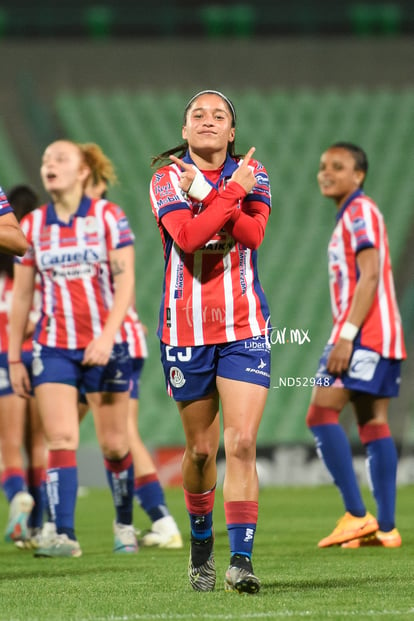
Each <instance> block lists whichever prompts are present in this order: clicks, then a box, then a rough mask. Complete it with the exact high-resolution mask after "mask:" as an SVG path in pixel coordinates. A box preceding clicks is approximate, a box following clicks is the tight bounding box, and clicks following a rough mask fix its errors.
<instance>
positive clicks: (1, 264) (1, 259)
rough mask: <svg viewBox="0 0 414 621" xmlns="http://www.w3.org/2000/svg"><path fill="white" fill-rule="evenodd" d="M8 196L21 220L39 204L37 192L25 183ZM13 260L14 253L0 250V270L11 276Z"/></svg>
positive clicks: (17, 216)
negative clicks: (5, 252)
mask: <svg viewBox="0 0 414 621" xmlns="http://www.w3.org/2000/svg"><path fill="white" fill-rule="evenodd" d="M6 196H7V199H8V201H9V203H10V206H11V207H12V208H13V211H14V213H15V216H16V218H17V220H18V221H19V222H20V220H21V219H22V218H23V216H25V215H26V214H28V213H30V212H31V211H33V209H35V208H36V207H37V206H38V204H39V199H38V196H37V194H36V192H35V191H34V190H32V188H31V187H30V186H28V185H24V184H20V185H15V186H13V187H12V188H10V190H8V191H7V192H6ZM13 262H14V257H13V255H11V254H4V253H2V252H0V272H6V273H7V275H8V276H9V277H10V278H13Z"/></svg>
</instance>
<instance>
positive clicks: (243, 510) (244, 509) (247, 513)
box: [224, 500, 259, 524]
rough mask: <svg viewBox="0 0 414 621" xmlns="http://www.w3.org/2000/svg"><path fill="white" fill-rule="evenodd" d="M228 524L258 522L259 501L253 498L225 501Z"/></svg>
mask: <svg viewBox="0 0 414 621" xmlns="http://www.w3.org/2000/svg"><path fill="white" fill-rule="evenodd" d="M224 513H225V516H226V524H257V516H258V513H259V503H257V502H255V501H253V500H233V501H231V502H225V503H224Z"/></svg>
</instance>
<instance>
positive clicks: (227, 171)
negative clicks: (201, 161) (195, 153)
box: [182, 151, 237, 190]
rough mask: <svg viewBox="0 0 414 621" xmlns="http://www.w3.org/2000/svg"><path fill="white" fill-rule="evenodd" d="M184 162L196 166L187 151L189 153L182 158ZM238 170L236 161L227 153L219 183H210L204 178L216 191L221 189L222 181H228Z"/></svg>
mask: <svg viewBox="0 0 414 621" xmlns="http://www.w3.org/2000/svg"><path fill="white" fill-rule="evenodd" d="M182 159H183V162H186V163H187V164H193V165H194V166H195V164H194V162H193V160H192V159H191V157H190V154H189V152H188V151H187V153H186V154H185V155H184V157H183V158H182ZM236 168H237V163H236V162H235V161H234V159H233V158H232V157H231V155H229V154H228V153H227V156H226V159H225V162H224V166H223V170H222V171H221V174H220V178H219V180H218V181H217V183H213V182H212V181H210V180H209V179H207V178H206V177H204V178H205V179H206V181H208V183H209V184H210V185H211V186H212V187H213V188H216V190H218V189H219V187H220V183H221V181H222V179H228V178H229V177H231V176H232V174H233V173H234V171H235V170H236Z"/></svg>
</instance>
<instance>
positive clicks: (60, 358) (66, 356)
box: [32, 343, 132, 393]
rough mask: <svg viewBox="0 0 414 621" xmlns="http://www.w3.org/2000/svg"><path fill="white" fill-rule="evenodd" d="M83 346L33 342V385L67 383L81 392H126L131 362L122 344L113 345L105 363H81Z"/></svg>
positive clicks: (126, 349) (126, 348) (126, 347)
mask: <svg viewBox="0 0 414 621" xmlns="http://www.w3.org/2000/svg"><path fill="white" fill-rule="evenodd" d="M84 351H85V350H84V349H61V348H59V347H47V346H45V345H40V344H39V343H34V344H33V363H32V375H33V380H32V383H33V387H34V388H35V387H36V386H40V385H41V384H47V383H49V382H51V383H54V384H68V385H69V386H74V387H76V388H78V390H80V389H81V388H83V390H84V392H85V393H89V392H126V391H128V390H129V382H130V379H131V372H132V364H131V358H130V357H129V354H128V346H127V344H126V343H118V344H116V345H114V347H113V350H112V353H111V357H110V359H109V362H108V364H106V365H105V366H102V365H96V366H87V365H83V364H82V360H83V356H84Z"/></svg>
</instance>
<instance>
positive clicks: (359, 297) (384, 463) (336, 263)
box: [306, 142, 406, 548]
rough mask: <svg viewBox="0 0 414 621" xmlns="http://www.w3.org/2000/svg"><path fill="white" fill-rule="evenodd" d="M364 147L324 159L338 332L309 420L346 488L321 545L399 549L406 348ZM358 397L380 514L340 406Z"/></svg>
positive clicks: (341, 147)
mask: <svg viewBox="0 0 414 621" xmlns="http://www.w3.org/2000/svg"><path fill="white" fill-rule="evenodd" d="M367 170H368V161H367V156H366V154H365V152H364V151H363V150H362V149H361V148H360V147H358V146H356V145H353V144H350V143H347V142H339V143H336V144H334V145H332V146H331V147H330V148H329V149H327V150H326V151H325V152H324V153H323V154H322V157H321V161H320V168H319V173H318V182H319V187H320V190H321V193H322V194H323V195H324V196H326V197H328V198H331V199H332V200H333V201H334V203H335V205H336V209H337V215H336V226H335V229H334V232H333V234H332V237H331V240H330V242H329V247H328V261H329V276H330V294H331V306H332V312H333V322H334V326H333V330H332V332H331V335H330V338H329V341H328V344H327V346H326V348H325V351H324V353H323V356H322V358H321V360H320V364H319V369H318V373H317V378H318V379H320V380H322V381H323V383H322V382H320V384H319V385H318V386H316V387H315V388H314V390H313V393H312V398H311V403H310V407H309V410H308V413H307V417H306V422H307V425H308V427H309V428H310V430H311V432H312V433H313V435H314V437H315V441H316V445H317V448H318V452H319V454H320V455H321V456H322V459H323V461H324V463H325V465H326V467H327V469H328V470H329V472H330V473H331V475H332V478H333V480H334V482H335V484H336V486H337V487H338V489H339V491H340V492H341V494H342V499H343V503H344V506H345V511H346V512H345V515H344V516H343V517H342V518H341V519H340V520H339V521H338V524H337V526H336V528H335V529H334V530H333V532H332V533H331V534H330V535H328V536H327V537H325V538H324V539H322V540H321V541H320V542H319V544H318V545H319V547H320V548H325V547H328V546H332V545H341V544H342V546H343V547H347V548H358V547H361V546H365V545H376V546H383V547H387V548H395V547H399V546H400V545H401V536H400V534H399V532H398V530H397V529H396V528H395V498H396V475H397V453H396V449H395V445H394V442H393V439H392V437H391V433H390V428H389V426H388V407H389V401H390V398H391V397H396V396H397V395H398V391H399V385H400V366H401V360H403V359H404V358H405V356H406V354H405V347H404V338H403V330H402V326H401V319H400V314H399V311H398V306H397V302H396V299H395V293H394V282H393V276H392V270H391V260H390V253H389V247H388V238H387V231H386V227H385V224H384V220H383V217H382V215H381V213H380V211H379V209H378V207H377V206H376V204H375V203H374V201H373V200H372V199H371V198H369V197H368V196H366V195H365V194H364V192H363V189H362V187H363V183H364V181H365V178H366V174H367ZM348 402H352V405H353V409H354V412H355V415H356V419H357V422H358V430H359V436H360V438H361V442H362V443H363V445H364V447H365V451H366V454H367V466H368V474H369V480H370V483H371V486H372V491H373V495H374V498H375V501H376V505H377V519H375V517H374V516H372V515H371V514H370V513H368V512H367V511H366V508H365V505H364V502H363V500H362V497H361V493H360V490H359V486H358V483H357V479H356V476H355V472H354V469H353V464H352V454H351V449H350V445H349V442H348V439H347V436H346V434H345V432H344V430H343V429H342V427H341V426H340V424H339V422H338V421H339V414H340V412H341V410H342V409H343V408H344V407H345V405H346V404H347V403H348Z"/></svg>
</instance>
